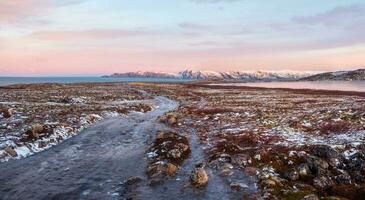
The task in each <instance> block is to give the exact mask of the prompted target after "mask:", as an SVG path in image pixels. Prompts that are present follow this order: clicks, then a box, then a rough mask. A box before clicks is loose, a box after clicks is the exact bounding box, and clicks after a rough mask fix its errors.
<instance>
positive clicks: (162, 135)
mask: <svg viewBox="0 0 365 200" xmlns="http://www.w3.org/2000/svg"><path fill="white" fill-rule="evenodd" d="M164 138H165V133H164V132H158V133H157V135H156V140H160V139H164Z"/></svg>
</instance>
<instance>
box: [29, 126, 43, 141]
mask: <svg viewBox="0 0 365 200" xmlns="http://www.w3.org/2000/svg"><path fill="white" fill-rule="evenodd" d="M44 131H45V129H44V126H42V125H41V124H34V125H33V126H32V127H31V128H30V129H29V130H28V131H27V135H28V137H29V138H31V139H38V138H39V137H40V134H41V133H43V132H44Z"/></svg>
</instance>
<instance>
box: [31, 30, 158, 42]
mask: <svg viewBox="0 0 365 200" xmlns="http://www.w3.org/2000/svg"><path fill="white" fill-rule="evenodd" d="M155 34H158V33H154V32H150V31H146V30H123V29H109V30H106V29H104V30H103V29H94V30H83V31H39V32H34V33H32V34H31V35H29V37H31V38H35V39H44V40H73V39H77V40H79V39H113V38H122V37H134V36H146V35H155Z"/></svg>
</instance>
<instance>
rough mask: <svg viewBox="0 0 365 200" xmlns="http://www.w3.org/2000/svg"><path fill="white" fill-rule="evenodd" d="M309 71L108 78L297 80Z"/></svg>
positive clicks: (141, 74) (144, 74) (138, 74)
mask: <svg viewBox="0 0 365 200" xmlns="http://www.w3.org/2000/svg"><path fill="white" fill-rule="evenodd" d="M309 75H312V74H309V73H301V72H264V71H256V72H242V71H231V72H215V71H193V70H185V71H181V72H179V73H175V74H174V73H165V72H128V73H115V74H112V75H109V76H104V77H107V78H108V77H110V78H174V79H184V80H242V81H258V80H262V81H271V80H272V81H273V80H279V81H281V80H297V79H300V78H303V77H307V76H309Z"/></svg>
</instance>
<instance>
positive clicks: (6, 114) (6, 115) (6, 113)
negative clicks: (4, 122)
mask: <svg viewBox="0 0 365 200" xmlns="http://www.w3.org/2000/svg"><path fill="white" fill-rule="evenodd" d="M1 113H3V117H4V118H10V117H11V116H13V109H11V108H10V109H7V108H5V109H3V110H1Z"/></svg>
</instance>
